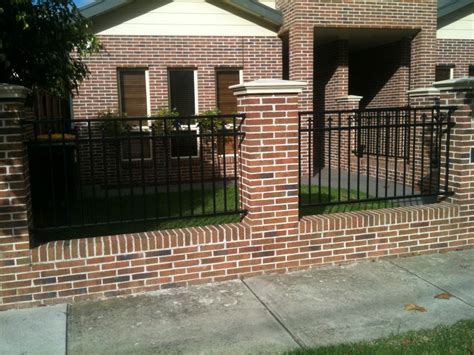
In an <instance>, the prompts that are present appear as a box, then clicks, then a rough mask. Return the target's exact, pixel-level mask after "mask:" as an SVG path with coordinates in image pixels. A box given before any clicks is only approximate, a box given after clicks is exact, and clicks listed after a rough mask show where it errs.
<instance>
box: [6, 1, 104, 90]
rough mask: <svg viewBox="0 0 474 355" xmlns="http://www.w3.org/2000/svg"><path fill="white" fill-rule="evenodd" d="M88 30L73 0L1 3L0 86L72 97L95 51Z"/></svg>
mask: <svg viewBox="0 0 474 355" xmlns="http://www.w3.org/2000/svg"><path fill="white" fill-rule="evenodd" d="M89 29H90V22H89V21H88V20H87V19H86V18H84V17H83V16H82V15H81V13H80V12H79V10H78V8H77V7H76V5H75V4H74V2H73V1H72V0H34V1H32V0H0V82H7V83H13V84H21V85H24V86H27V87H29V88H32V89H42V90H45V91H47V92H50V93H52V94H56V95H59V96H63V97H65V96H67V95H69V94H74V92H75V90H76V89H77V86H78V85H79V83H80V82H81V81H82V80H83V79H84V78H85V77H86V76H87V75H88V73H89V71H88V68H87V65H86V64H85V63H84V58H85V57H87V56H88V55H90V54H92V53H95V52H97V51H99V50H100V44H99V42H98V41H97V39H96V38H95V36H94V35H93V34H92V33H91V32H90V30H89Z"/></svg>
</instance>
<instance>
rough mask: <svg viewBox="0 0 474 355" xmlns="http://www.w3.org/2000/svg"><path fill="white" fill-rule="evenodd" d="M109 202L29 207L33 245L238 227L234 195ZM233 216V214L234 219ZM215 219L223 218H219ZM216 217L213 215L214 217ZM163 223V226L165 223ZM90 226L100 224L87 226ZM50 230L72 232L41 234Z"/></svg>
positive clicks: (161, 195)
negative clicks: (215, 226)
mask: <svg viewBox="0 0 474 355" xmlns="http://www.w3.org/2000/svg"><path fill="white" fill-rule="evenodd" d="M127 193H128V194H127V195H124V196H113V197H110V196H109V197H108V198H96V199H92V198H88V199H82V200H80V199H77V200H75V201H74V202H73V203H71V204H69V208H66V206H65V205H63V206H54V204H53V203H51V201H49V203H46V204H43V205H40V206H38V205H36V206H34V207H35V208H34V221H35V239H36V240H37V241H38V242H40V243H41V242H47V241H51V240H65V239H75V238H83V237H95V236H102V235H113V234H127V233H138V232H146V231H153V230H159V229H170V228H182V227H191V226H204V225H212V224H224V223H233V222H238V221H240V218H241V217H240V214H239V213H238V212H236V211H238V210H239V209H240V204H239V200H238V193H237V190H236V189H235V188H234V187H233V186H232V187H227V188H226V189H224V188H223V187H218V188H216V189H215V191H214V190H213V189H210V190H204V191H202V190H194V191H192V192H191V191H189V190H183V191H181V193H180V192H179V191H170V192H169V193H166V192H158V193H146V194H143V193H140V192H138V189H137V192H135V193H133V194H130V193H129V192H127ZM233 212H235V213H233ZM219 213H226V214H224V215H218V214H219ZM216 214H217V215H216ZM164 219H166V220H164ZM90 224H102V225H92V226H88V225H90ZM51 226H58V227H60V226H71V227H67V228H61V229H58V230H47V231H44V230H41V228H44V227H51Z"/></svg>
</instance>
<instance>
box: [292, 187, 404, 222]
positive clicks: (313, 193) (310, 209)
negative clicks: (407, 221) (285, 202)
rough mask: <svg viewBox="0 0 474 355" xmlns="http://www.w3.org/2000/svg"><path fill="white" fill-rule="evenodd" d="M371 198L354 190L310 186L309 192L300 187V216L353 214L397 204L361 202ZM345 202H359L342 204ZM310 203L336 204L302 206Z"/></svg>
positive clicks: (391, 202) (306, 188)
mask: <svg viewBox="0 0 474 355" xmlns="http://www.w3.org/2000/svg"><path fill="white" fill-rule="evenodd" d="M368 198H371V196H370V195H368V194H366V193H364V192H359V193H357V191H355V190H350V191H349V190H347V189H340V190H338V189H337V188H332V189H329V188H328V187H326V186H321V187H319V186H314V185H313V186H311V190H310V189H309V186H308V185H302V186H301V191H300V203H301V205H302V207H300V215H301V216H309V215H317V214H328V213H338V212H353V211H363V210H377V209H381V208H390V207H397V206H398V204H397V203H395V202H393V201H373V202H363V200H364V199H368ZM361 200H362V201H361ZM346 201H361V202H351V203H344V202H346ZM339 202H340V204H339ZM311 203H313V204H314V203H317V204H320V203H322V204H329V203H338V204H337V205H335V204H331V205H322V206H304V205H308V204H311Z"/></svg>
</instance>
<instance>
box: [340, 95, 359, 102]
mask: <svg viewBox="0 0 474 355" xmlns="http://www.w3.org/2000/svg"><path fill="white" fill-rule="evenodd" d="M362 98H363V96H357V95H345V96H341V97H338V98H336V102H338V103H346V102H360V100H362Z"/></svg>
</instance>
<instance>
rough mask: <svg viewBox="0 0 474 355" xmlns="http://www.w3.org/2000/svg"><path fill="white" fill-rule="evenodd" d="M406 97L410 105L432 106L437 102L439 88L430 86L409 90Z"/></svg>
mask: <svg viewBox="0 0 474 355" xmlns="http://www.w3.org/2000/svg"><path fill="white" fill-rule="evenodd" d="M408 98H409V104H410V106H412V107H425V106H433V105H436V104H438V103H439V90H438V89H435V88H432V87H428V88H419V89H414V90H410V91H408Z"/></svg>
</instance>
